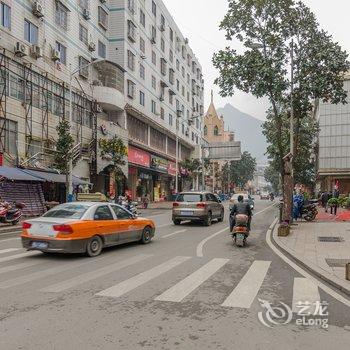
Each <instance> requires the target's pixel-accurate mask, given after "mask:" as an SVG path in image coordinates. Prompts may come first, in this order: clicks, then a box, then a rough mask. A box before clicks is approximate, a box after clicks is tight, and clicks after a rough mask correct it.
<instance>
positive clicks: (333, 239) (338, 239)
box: [318, 237, 344, 243]
mask: <svg viewBox="0 0 350 350" xmlns="http://www.w3.org/2000/svg"><path fill="white" fill-rule="evenodd" d="M318 241H319V242H330V243H336V242H343V241H344V238H343V237H318Z"/></svg>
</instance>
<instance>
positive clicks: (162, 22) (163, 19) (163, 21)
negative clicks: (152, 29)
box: [160, 15, 165, 30]
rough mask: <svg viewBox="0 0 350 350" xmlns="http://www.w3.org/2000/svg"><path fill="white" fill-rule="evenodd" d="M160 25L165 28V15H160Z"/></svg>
mask: <svg viewBox="0 0 350 350" xmlns="http://www.w3.org/2000/svg"><path fill="white" fill-rule="evenodd" d="M160 25H161V27H162V30H165V17H164V16H163V15H161V16H160Z"/></svg>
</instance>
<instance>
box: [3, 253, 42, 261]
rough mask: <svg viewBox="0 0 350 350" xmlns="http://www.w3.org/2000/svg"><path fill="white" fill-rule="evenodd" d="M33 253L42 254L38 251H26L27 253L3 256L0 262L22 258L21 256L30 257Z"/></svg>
mask: <svg viewBox="0 0 350 350" xmlns="http://www.w3.org/2000/svg"><path fill="white" fill-rule="evenodd" d="M33 255H40V253H38V252H26V253H22V254H16V255H11V256H4V257H3V258H0V263H2V262H5V261H11V260H15V259H20V258H24V257H30V256H33Z"/></svg>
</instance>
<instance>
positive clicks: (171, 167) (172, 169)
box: [168, 162, 176, 176]
mask: <svg viewBox="0 0 350 350" xmlns="http://www.w3.org/2000/svg"><path fill="white" fill-rule="evenodd" d="M168 174H169V175H172V176H176V163H174V162H169V164H168Z"/></svg>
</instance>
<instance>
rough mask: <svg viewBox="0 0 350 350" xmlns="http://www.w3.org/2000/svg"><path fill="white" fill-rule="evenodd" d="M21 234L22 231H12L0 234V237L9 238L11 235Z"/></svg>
mask: <svg viewBox="0 0 350 350" xmlns="http://www.w3.org/2000/svg"><path fill="white" fill-rule="evenodd" d="M21 232H22V230H21V231H13V232H6V233H0V237H2V236H10V235H13V234H17V235H18V234H20V233H21Z"/></svg>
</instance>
